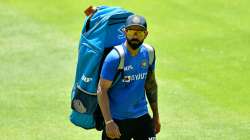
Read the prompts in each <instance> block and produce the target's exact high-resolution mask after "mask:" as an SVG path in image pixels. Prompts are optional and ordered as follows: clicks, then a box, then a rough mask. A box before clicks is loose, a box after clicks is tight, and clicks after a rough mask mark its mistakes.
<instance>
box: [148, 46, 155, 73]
mask: <svg viewBox="0 0 250 140" xmlns="http://www.w3.org/2000/svg"><path fill="white" fill-rule="evenodd" d="M155 61H156V57H155V50H154V60H153V63H152V65H150V66H149V70H151V71H154V70H155Z"/></svg>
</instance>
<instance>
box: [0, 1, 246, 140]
mask: <svg viewBox="0 0 250 140" xmlns="http://www.w3.org/2000/svg"><path fill="white" fill-rule="evenodd" d="M90 4H92V5H111V6H121V7H124V8H126V9H128V10H131V11H134V12H135V13H138V14H141V15H144V16H145V17H146V18H147V20H148V26H149V36H148V38H147V40H146V42H148V43H150V44H152V45H154V46H155V48H156V51H157V52H156V53H157V70H156V73H157V77H158V78H157V80H158V83H159V108H160V116H161V123H162V130H161V133H160V134H159V135H158V136H157V138H158V140H249V139H250V94H249V91H250V88H249V83H250V66H249V63H250V48H249V47H250V26H249V25H250V18H249V15H250V10H249V5H250V2H249V1H248V0H240V1H234V0H210V1H196V0H185V1H174V0H158V1H155V2H153V1H151V0H144V1H142V0H140V1H136V2H135V1H122V0H116V1H112V0H107V1H105V3H103V2H101V1H97V0H86V1H85V0H84V1H83V0H82V1H81V0H74V1H67V0H60V1H59V0H57V1H51V0H43V1H42V0H40V1H32V0H25V1H17V0H1V1H0V64H1V65H0V118H1V119H0V139H1V140H98V139H100V133H99V132H97V131H95V130H91V131H86V130H83V129H81V128H78V127H76V126H74V125H72V124H71V123H70V121H69V119H68V116H69V113H70V91H71V87H72V83H73V80H74V74H75V66H76V59H77V45H78V41H79V35H80V31H81V26H82V22H83V19H84V15H83V10H84V9H85V8H86V7H87V6H88V5H90Z"/></svg>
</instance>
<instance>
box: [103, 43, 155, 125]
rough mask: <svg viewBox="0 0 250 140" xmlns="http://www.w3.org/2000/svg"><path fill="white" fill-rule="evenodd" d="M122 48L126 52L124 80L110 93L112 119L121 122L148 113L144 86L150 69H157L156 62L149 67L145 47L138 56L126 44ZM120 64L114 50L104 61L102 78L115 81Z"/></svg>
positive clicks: (120, 80) (140, 49)
mask: <svg viewBox="0 0 250 140" xmlns="http://www.w3.org/2000/svg"><path fill="white" fill-rule="evenodd" d="M122 46H123V49H124V52H125V62H124V78H123V79H122V78H120V79H119V80H118V82H117V83H116V84H115V85H114V86H113V87H111V88H110V89H109V91H108V94H109V100H110V111H111V115H112V118H114V119H119V120H123V119H130V118H137V117H140V116H142V115H144V114H146V113H148V109H147V101H146V97H145V89H144V84H145V81H146V77H147V73H148V69H149V68H150V69H151V70H154V68H155V61H154V63H153V64H152V65H151V66H149V54H148V51H147V49H146V48H145V47H144V45H141V46H140V48H139V52H138V54H137V55H136V56H132V55H131V54H130V52H129V51H128V49H127V47H126V46H125V45H124V44H123V45H122ZM119 62H120V57H119V54H118V53H117V52H116V51H115V50H112V51H111V52H110V53H109V54H108V55H107V57H106V58H105V60H104V63H103V66H102V71H101V77H102V78H103V79H105V80H110V81H113V80H114V78H115V75H116V73H117V68H118V65H119Z"/></svg>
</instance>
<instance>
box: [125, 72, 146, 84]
mask: <svg viewBox="0 0 250 140" xmlns="http://www.w3.org/2000/svg"><path fill="white" fill-rule="evenodd" d="M146 77H147V72H144V73H139V74H134V75H128V76H124V78H123V80H122V82H125V83H128V82H131V81H138V80H143V79H146Z"/></svg>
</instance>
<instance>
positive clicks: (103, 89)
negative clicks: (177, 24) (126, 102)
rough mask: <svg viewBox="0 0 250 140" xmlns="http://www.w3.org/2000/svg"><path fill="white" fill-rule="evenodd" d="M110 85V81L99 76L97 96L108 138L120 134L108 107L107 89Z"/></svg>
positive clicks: (117, 136) (118, 136) (116, 136)
mask: <svg viewBox="0 0 250 140" xmlns="http://www.w3.org/2000/svg"><path fill="white" fill-rule="evenodd" d="M111 85H112V81H109V80H104V79H102V78H100V81H99V85H98V91H97V98H98V103H99V106H100V109H101V111H102V115H103V118H104V121H105V124H106V134H107V136H108V137H110V138H120V136H121V134H120V131H119V128H118V126H117V125H116V124H115V122H114V121H113V120H112V117H111V113H110V108H109V97H108V90H109V88H110V87H111Z"/></svg>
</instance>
